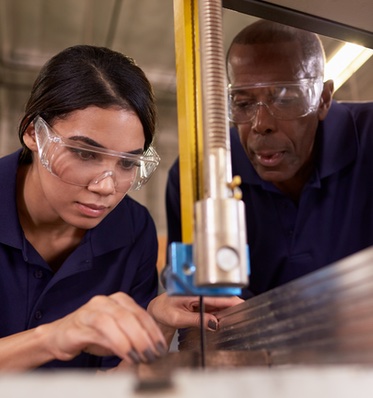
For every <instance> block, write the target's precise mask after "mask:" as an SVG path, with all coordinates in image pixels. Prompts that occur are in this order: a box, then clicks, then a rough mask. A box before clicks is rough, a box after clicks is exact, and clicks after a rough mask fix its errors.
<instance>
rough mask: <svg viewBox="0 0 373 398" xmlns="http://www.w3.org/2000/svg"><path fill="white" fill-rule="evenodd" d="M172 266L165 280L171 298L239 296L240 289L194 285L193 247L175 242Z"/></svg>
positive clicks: (171, 254) (171, 248)
mask: <svg viewBox="0 0 373 398" xmlns="http://www.w3.org/2000/svg"><path fill="white" fill-rule="evenodd" d="M168 250H169V261H170V264H169V265H168V266H167V267H166V268H165V269H164V274H163V278H164V279H165V285H166V290H167V293H168V294H169V295H170V296H239V295H241V293H242V289H241V288H240V287H231V286H226V287H224V286H221V287H214V286H212V287H197V286H195V285H194V273H195V270H196V266H195V265H194V264H193V245H187V244H184V243H180V242H173V243H171V244H170V246H169V249H168ZM247 259H248V273H249V274H250V260H249V246H247Z"/></svg>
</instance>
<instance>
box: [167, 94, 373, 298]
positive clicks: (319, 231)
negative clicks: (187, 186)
mask: <svg viewBox="0 0 373 398" xmlns="http://www.w3.org/2000/svg"><path fill="white" fill-rule="evenodd" d="M315 145H316V154H317V156H316V159H315V170H314V174H313V175H312V177H311V178H310V180H309V181H308V183H307V184H306V185H305V187H304V189H303V192H302V194H301V198H300V201H299V203H298V204H295V203H294V202H293V201H292V200H290V199H289V198H288V197H286V196H285V195H284V194H282V192H280V191H279V190H278V189H277V188H276V187H275V186H274V185H273V184H272V183H269V182H265V181H263V180H261V179H260V177H259V176H258V174H257V173H256V171H255V169H254V168H253V167H252V165H251V163H250V161H249V160H248V158H247V156H246V154H245V152H244V150H243V148H242V146H241V144H240V142H239V138H238V134H237V131H236V130H235V129H232V130H231V150H232V172H233V175H240V176H241V178H242V185H241V189H242V192H243V201H244V202H245V208H246V224H247V236H248V244H249V247H250V262H251V276H250V286H249V289H250V292H249V294H248V295H246V293H244V294H243V296H244V297H249V296H250V294H254V295H257V294H260V293H263V292H265V291H268V290H270V289H272V288H274V287H277V286H280V285H282V284H284V283H286V282H288V281H290V280H293V279H296V278H298V277H300V276H303V275H305V274H308V273H310V272H312V271H315V270H317V269H319V268H321V267H324V266H326V265H328V264H331V263H332V262H334V261H337V260H339V259H341V258H344V257H346V256H348V255H350V254H353V253H355V252H357V251H360V250H362V249H364V248H366V247H368V246H371V245H373V103H337V102H333V104H332V106H331V109H330V111H329V113H328V116H327V118H326V119H325V120H324V121H323V122H320V123H319V126H318V130H317V135H316V142H315ZM166 207H167V217H168V234H169V237H168V238H169V242H173V241H180V240H181V228H180V203H179V174H178V162H177V161H176V162H175V164H174V165H173V167H172V168H171V169H170V171H169V178H168V184H167V190H166Z"/></svg>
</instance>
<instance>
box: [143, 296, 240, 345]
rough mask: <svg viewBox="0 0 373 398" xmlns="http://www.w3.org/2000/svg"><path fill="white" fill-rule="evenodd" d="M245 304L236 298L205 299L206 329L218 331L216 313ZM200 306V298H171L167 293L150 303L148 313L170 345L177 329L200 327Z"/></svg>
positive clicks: (204, 319) (204, 316)
mask: <svg viewBox="0 0 373 398" xmlns="http://www.w3.org/2000/svg"><path fill="white" fill-rule="evenodd" d="M243 302H244V300H242V299H240V298H239V297H236V296H233V297H204V298H203V304H204V310H205V312H204V314H203V322H204V328H205V329H207V330H216V329H217V328H218V319H217V318H216V316H215V315H214V312H217V311H220V310H223V309H224V308H228V307H232V306H234V305H237V304H240V303H243ZM199 306H200V299H199V297H198V296H195V297H185V296H181V297H180V296H172V297H171V296H168V295H167V293H163V294H161V295H159V296H158V297H156V298H154V299H153V300H152V301H151V302H150V303H149V306H148V312H149V313H150V314H151V315H152V316H153V317H154V319H155V320H156V321H157V323H158V325H159V326H160V328H161V329H162V331H163V333H164V335H165V337H166V339H167V341H168V343H170V342H171V340H172V337H173V335H174V333H175V329H180V328H186V327H199V326H200V314H199Z"/></svg>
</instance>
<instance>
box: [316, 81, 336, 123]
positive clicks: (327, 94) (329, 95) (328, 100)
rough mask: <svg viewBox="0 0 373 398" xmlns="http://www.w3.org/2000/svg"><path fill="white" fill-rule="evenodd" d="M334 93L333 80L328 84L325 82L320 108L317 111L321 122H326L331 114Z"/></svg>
mask: <svg viewBox="0 0 373 398" xmlns="http://www.w3.org/2000/svg"><path fill="white" fill-rule="evenodd" d="M333 91H334V82H333V80H327V81H326V82H324V87H323V90H322V93H321V98H320V104H319V108H318V110H317V112H318V117H319V120H324V119H325V118H326V115H327V114H328V112H329V109H330V106H331V105H332V100H333Z"/></svg>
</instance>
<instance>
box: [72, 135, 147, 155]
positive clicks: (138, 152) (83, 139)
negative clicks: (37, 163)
mask: <svg viewBox="0 0 373 398" xmlns="http://www.w3.org/2000/svg"><path fill="white" fill-rule="evenodd" d="M69 140H72V141H76V142H83V143H84V144H87V145H91V146H94V147H96V148H102V149H107V148H105V147H104V146H103V145H101V144H99V143H98V142H96V141H95V140H92V138H89V137H86V136H84V135H74V136H72V137H69ZM143 152H144V149H143V148H139V149H134V150H133V151H129V152H127V153H131V154H133V155H142V153H143Z"/></svg>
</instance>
